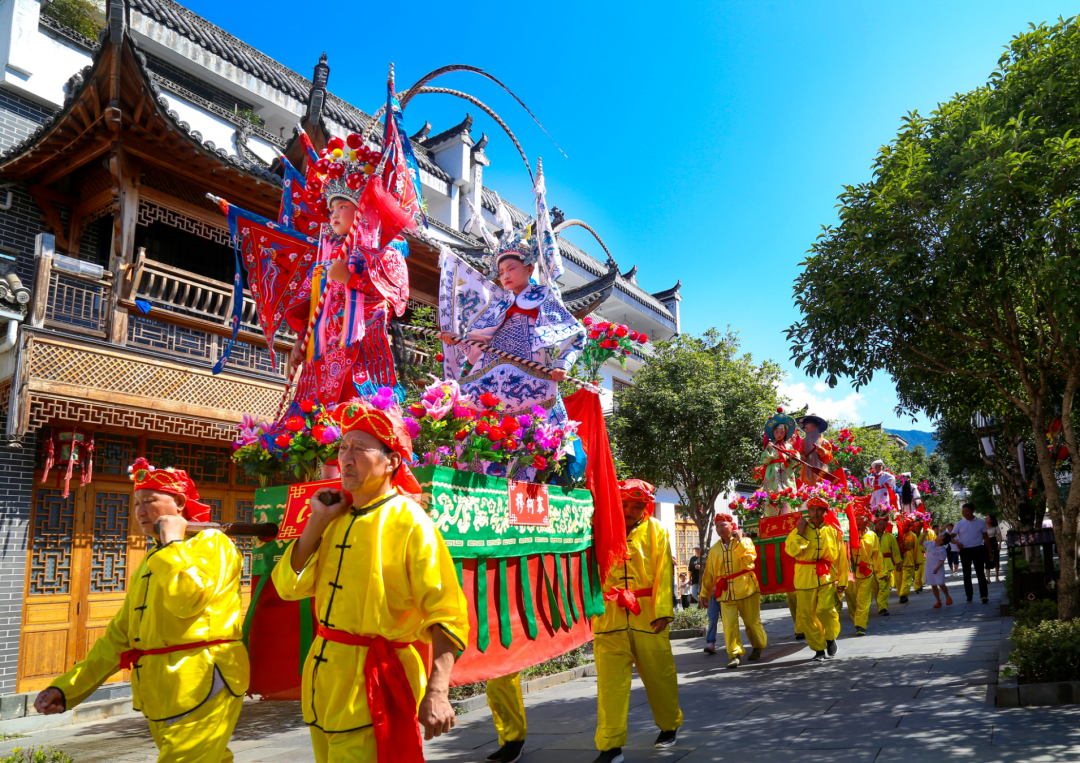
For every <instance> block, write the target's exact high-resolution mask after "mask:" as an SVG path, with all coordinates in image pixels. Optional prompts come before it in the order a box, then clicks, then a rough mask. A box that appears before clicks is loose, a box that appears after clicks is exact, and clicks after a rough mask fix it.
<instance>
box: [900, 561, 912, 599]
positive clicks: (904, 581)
mask: <svg viewBox="0 0 1080 763" xmlns="http://www.w3.org/2000/svg"><path fill="white" fill-rule="evenodd" d="M914 582H915V568H914V567H904V574H903V577H902V578H901V580H900V585H899V586H898V587H897V589H896V592H897V593H899V594H900V595H901V596H907V595H908V591H910V590H911V586H912V584H913V583H914Z"/></svg>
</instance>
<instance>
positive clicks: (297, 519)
mask: <svg viewBox="0 0 1080 763" xmlns="http://www.w3.org/2000/svg"><path fill="white" fill-rule="evenodd" d="M327 489H330V490H341V480H340V479H338V478H334V479H332V480H322V481H320V482H303V483H301V484H299V485H289V498H288V502H287V503H286V504H285V515H284V516H283V517H282V518H281V524H280V525H278V534H277V538H276V540H294V539H296V538H299V537H300V533H302V532H303V531H304V526H305V525H306V524H307V521H308V517H310V516H311V499H312V498H313V497H314V496H315V495H316V494H317V493H320V492H322V491H323V490H327Z"/></svg>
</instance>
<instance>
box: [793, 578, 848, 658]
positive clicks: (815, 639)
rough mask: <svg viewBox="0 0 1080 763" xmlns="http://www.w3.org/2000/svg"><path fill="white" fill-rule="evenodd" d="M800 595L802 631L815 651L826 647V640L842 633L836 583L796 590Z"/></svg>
mask: <svg viewBox="0 0 1080 763" xmlns="http://www.w3.org/2000/svg"><path fill="white" fill-rule="evenodd" d="M796 593H797V594H798V596H799V624H798V625H797V626H796V627H797V628H798V630H799V632H800V633H802V634H803V635H804V636H806V643H807V645H808V646H809V647H810V648H811V649H813V650H814V651H815V652H820V651H821V650H823V649H824V648H825V642H826V641H832V640H834V639H835V638H836V637H837V636H839V635H840V615H838V614H837V613H836V585H835V584H833V583H830V584H829V585H823V586H821V587H820V588H811V589H809V590H806V591H796Z"/></svg>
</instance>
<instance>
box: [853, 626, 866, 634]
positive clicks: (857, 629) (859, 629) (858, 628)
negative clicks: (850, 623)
mask: <svg viewBox="0 0 1080 763" xmlns="http://www.w3.org/2000/svg"><path fill="white" fill-rule="evenodd" d="M855 635H856V636H865V635H866V628H860V627H859V626H858V625H856V626H855Z"/></svg>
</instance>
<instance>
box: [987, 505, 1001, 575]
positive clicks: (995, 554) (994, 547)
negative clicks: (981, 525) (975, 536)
mask: <svg viewBox="0 0 1080 763" xmlns="http://www.w3.org/2000/svg"><path fill="white" fill-rule="evenodd" d="M986 536H987V539H988V541H989V542H988V543H987V545H986V548H987V551H988V552H989V555H990V558H989V560H988V561H987V563H986V579H987V580H990V570H993V571H994V582H995V583H1000V582H1001V528H1000V527H998V521H997V517H994V516H990V515H987V517H986Z"/></svg>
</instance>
